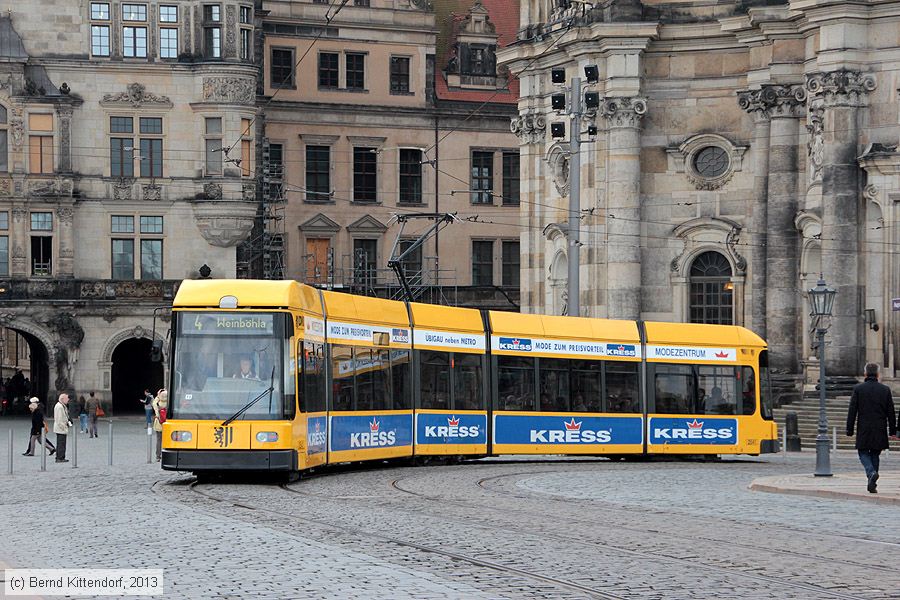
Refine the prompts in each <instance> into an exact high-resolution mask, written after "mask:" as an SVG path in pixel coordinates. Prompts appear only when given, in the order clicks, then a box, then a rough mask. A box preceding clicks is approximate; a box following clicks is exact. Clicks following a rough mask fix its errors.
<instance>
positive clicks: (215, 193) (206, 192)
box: [203, 183, 222, 200]
mask: <svg viewBox="0 0 900 600" xmlns="http://www.w3.org/2000/svg"><path fill="white" fill-rule="evenodd" d="M203 196H204V197H205V198H208V199H209V200H219V199H221V198H222V186H221V185H219V184H218V183H207V184H204V185H203Z"/></svg>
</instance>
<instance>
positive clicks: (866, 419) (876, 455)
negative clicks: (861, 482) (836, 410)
mask: <svg viewBox="0 0 900 600" xmlns="http://www.w3.org/2000/svg"><path fill="white" fill-rule="evenodd" d="M878 372H879V367H878V365H876V364H875V363H869V364H867V365H866V380H865V381H864V382H863V383H860V384H857V385H856V386H855V387H854V388H853V395H852V396H851V397H850V410H849V412H848V413H847V435H848V436H851V435H853V429H854V427H856V451H857V452H858V453H859V461H860V462H861V463H862V465H863V467H864V468H865V470H866V477H868V479H869V482H868V485H867V486H866V489H867V490H868V491H869V493H870V494H877V493H878V490H877V487H878V486H877V482H878V467H879V462H880V456H881V451H882V450H885V449H887V448H888V432H890V435H892V436H894V435H897V421H896V418H895V415H894V399H893V398H892V397H891V389H890V388H889V387H888V386H886V385H884V384H882V383H879V381H878Z"/></svg>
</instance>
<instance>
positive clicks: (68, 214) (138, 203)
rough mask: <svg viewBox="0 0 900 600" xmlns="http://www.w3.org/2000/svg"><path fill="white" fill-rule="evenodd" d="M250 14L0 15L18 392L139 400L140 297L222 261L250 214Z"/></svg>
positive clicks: (240, 6) (174, 8) (2, 197)
mask: <svg viewBox="0 0 900 600" xmlns="http://www.w3.org/2000/svg"><path fill="white" fill-rule="evenodd" d="M8 4H9V3H8ZM255 20H256V14H255V8H254V5H253V2H252V1H248V2H240V1H237V0H221V1H219V2H205V1H204V2H201V1H193V0H191V1H186V0H165V1H152V2H147V1H140V0H134V1H129V2H121V1H118V0H109V1H102V2H93V1H83V2H69V1H64V0H25V1H24V2H18V3H11V4H9V8H8V9H7V10H5V12H4V13H3V15H0V326H2V327H3V328H6V329H7V330H12V331H15V332H18V333H20V334H21V335H23V336H24V337H25V338H26V339H27V341H28V343H29V345H30V347H31V348H30V349H31V357H32V361H31V373H30V375H31V379H32V382H33V385H32V392H33V393H35V394H36V395H38V396H40V397H42V398H49V399H51V400H52V399H54V398H55V394H56V392H58V391H60V390H75V391H76V392H77V393H79V394H83V393H86V392H87V391H89V390H91V389H94V390H97V391H98V392H99V393H100V395H101V396H102V397H103V398H104V399H105V400H107V401H108V402H110V406H111V407H112V408H113V409H114V410H115V411H121V410H134V408H140V407H139V405H138V404H137V402H136V401H135V400H136V399H137V397H138V393H139V392H140V391H141V390H142V389H143V387H144V386H148V387H161V386H162V382H163V371H162V370H163V366H162V365H159V364H151V363H150V362H149V348H150V337H151V335H153V328H154V321H153V316H154V313H156V314H157V316H158V317H159V319H158V322H157V323H156V332H155V335H156V337H157V338H158V339H163V338H164V337H165V330H166V329H167V328H168V325H167V319H168V311H166V310H156V309H158V308H161V307H165V306H166V305H170V304H171V299H172V298H173V296H174V292H175V290H176V287H177V285H178V283H179V282H180V281H181V280H182V279H184V278H190V277H197V276H199V275H198V273H200V272H201V271H202V272H206V269H201V267H202V266H203V265H206V266H207V267H209V269H210V270H211V275H212V276H213V277H233V276H234V275H235V268H236V252H235V246H236V245H237V244H238V243H240V242H241V241H243V240H244V239H245V238H246V237H247V235H248V233H249V231H250V228H251V227H252V224H253V217H254V215H255V213H256V201H255V191H254V184H253V180H252V177H251V172H250V165H252V162H253V160H254V156H253V153H254V151H253V128H252V127H250V123H251V121H252V119H253V118H254V116H255V114H256V113H255V111H256V109H255V101H256V94H255V81H256V73H257V68H256V67H255V65H254V60H255V56H254V55H255V49H254V47H253V41H254V32H255V29H256V28H255V26H254V22H255ZM223 147H225V148H226V149H228V150H229V151H228V152H225V151H223V150H222V149H223ZM7 333H8V332H7ZM3 337H4V338H8V335H7V336H3Z"/></svg>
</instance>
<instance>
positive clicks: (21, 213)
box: [12, 208, 28, 223]
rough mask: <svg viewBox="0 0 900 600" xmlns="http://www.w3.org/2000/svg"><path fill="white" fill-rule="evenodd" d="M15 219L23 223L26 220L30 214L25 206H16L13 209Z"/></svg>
mask: <svg viewBox="0 0 900 600" xmlns="http://www.w3.org/2000/svg"><path fill="white" fill-rule="evenodd" d="M12 214H13V221H14V222H16V223H21V222H22V221H24V220H25V217H26V216H27V215H28V211H27V210H25V209H24V208H14V209H13V210H12Z"/></svg>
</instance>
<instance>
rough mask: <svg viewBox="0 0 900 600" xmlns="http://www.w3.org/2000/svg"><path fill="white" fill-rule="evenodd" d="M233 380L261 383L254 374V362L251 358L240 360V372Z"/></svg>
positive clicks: (245, 357) (246, 357)
mask: <svg viewBox="0 0 900 600" xmlns="http://www.w3.org/2000/svg"><path fill="white" fill-rule="evenodd" d="M232 379H252V380H254V381H259V377H257V376H256V373H254V372H253V361H252V360H251V359H250V357H249V356H242V357H241V360H240V370H239V371H237V372H236V373H235V374H234V376H233V377H232Z"/></svg>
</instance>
